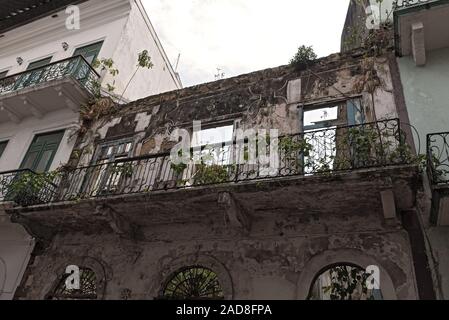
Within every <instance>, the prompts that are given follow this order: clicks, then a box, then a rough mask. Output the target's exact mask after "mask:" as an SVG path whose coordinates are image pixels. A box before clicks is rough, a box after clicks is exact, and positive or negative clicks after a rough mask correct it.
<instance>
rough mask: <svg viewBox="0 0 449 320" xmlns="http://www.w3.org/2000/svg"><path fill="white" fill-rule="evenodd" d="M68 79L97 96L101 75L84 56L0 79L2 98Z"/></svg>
mask: <svg viewBox="0 0 449 320" xmlns="http://www.w3.org/2000/svg"><path fill="white" fill-rule="evenodd" d="M67 77H71V78H73V79H74V80H76V81H77V82H78V83H79V84H80V85H81V86H82V87H83V88H85V89H86V90H87V91H88V92H89V93H90V94H92V95H94V94H97V91H98V89H99V85H98V80H99V79H100V75H99V74H98V73H97V72H96V71H95V70H94V69H93V68H92V66H91V65H90V64H89V63H88V62H87V61H86V59H84V57H83V56H75V57H71V58H67V59H64V60H60V61H57V62H53V63H50V64H48V65H46V66H43V67H38V68H34V69H30V70H27V71H24V72H21V73H17V74H14V75H11V76H8V77H6V78H2V79H0V96H1V95H3V94H7V93H12V92H16V91H19V90H21V89H24V88H30V87H33V86H37V85H40V84H43V83H47V82H50V81H53V80H61V79H64V78H67Z"/></svg>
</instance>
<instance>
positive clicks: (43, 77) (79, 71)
mask: <svg viewBox="0 0 449 320" xmlns="http://www.w3.org/2000/svg"><path fill="white" fill-rule="evenodd" d="M99 78H100V76H99V74H98V73H97V72H96V71H95V70H94V69H93V68H92V67H91V66H90V65H89V63H88V62H87V61H86V60H85V59H84V58H83V57H82V56H76V57H71V58H68V59H65V60H61V61H57V62H54V63H51V64H48V65H47V66H44V67H40V68H36V69H31V70H27V71H25V72H22V73H19V74H15V75H12V76H9V77H6V78H3V79H1V80H0V123H2V122H7V121H13V122H16V123H19V122H20V121H21V120H23V119H24V118H27V117H29V116H35V117H37V118H42V117H43V116H44V115H45V114H46V113H48V112H52V111H55V110H58V109H60V108H62V107H65V108H70V109H72V110H73V111H75V112H77V111H78V110H79V106H80V105H81V104H82V103H84V102H86V101H88V99H90V98H91V97H92V95H94V94H95V91H96V90H97V88H98V80H99Z"/></svg>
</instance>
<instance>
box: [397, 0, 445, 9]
mask: <svg viewBox="0 0 449 320" xmlns="http://www.w3.org/2000/svg"><path fill="white" fill-rule="evenodd" d="M438 1H440V0H395V1H394V2H393V8H394V9H395V10H404V9H407V8H413V7H418V6H421V5H426V4H430V3H431V2H438Z"/></svg>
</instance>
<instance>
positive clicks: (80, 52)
mask: <svg viewBox="0 0 449 320" xmlns="http://www.w3.org/2000/svg"><path fill="white" fill-rule="evenodd" d="M102 46H103V41H101V42H97V43H94V44H90V45H88V46H85V47H81V48H78V49H76V50H75V53H74V54H73V56H83V57H84V59H86V60H87V62H88V63H89V64H92V63H93V62H94V61H95V59H97V57H98V54H99V53H100V50H101V47H102Z"/></svg>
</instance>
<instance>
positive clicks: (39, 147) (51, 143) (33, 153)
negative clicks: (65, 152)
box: [20, 131, 64, 172]
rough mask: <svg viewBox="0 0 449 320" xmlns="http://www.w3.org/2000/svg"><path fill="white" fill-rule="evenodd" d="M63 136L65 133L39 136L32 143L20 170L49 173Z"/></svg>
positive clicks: (59, 132)
mask: <svg viewBox="0 0 449 320" xmlns="http://www.w3.org/2000/svg"><path fill="white" fill-rule="evenodd" d="M63 136H64V131H58V132H52V133H48V134H42V135H37V136H36V137H35V138H34V140H33V142H32V143H31V146H30V148H29V149H28V152H27V153H26V155H25V158H24V159H23V161H22V165H21V166H20V168H21V169H30V170H33V171H36V172H46V171H48V170H49V169H50V166H51V164H52V161H53V159H54V157H55V155H56V151H58V148H59V144H60V143H61V140H62V137H63Z"/></svg>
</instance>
